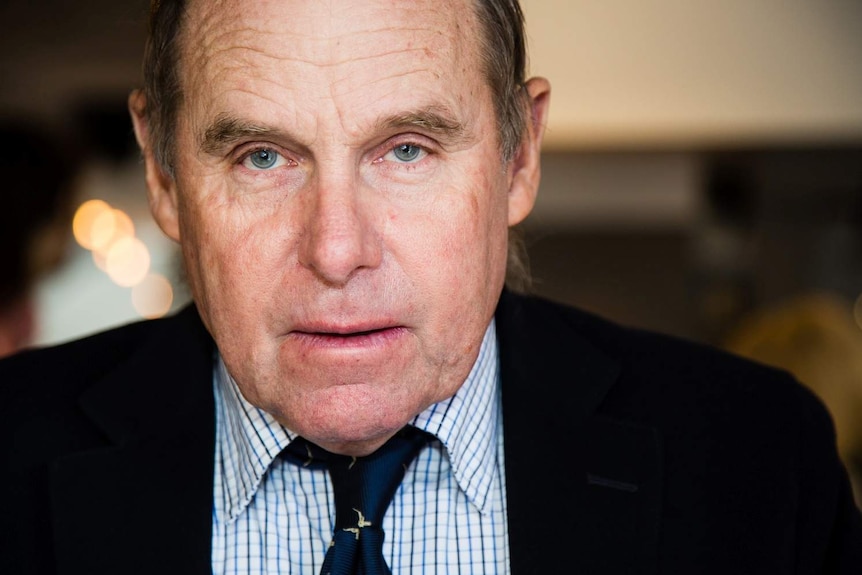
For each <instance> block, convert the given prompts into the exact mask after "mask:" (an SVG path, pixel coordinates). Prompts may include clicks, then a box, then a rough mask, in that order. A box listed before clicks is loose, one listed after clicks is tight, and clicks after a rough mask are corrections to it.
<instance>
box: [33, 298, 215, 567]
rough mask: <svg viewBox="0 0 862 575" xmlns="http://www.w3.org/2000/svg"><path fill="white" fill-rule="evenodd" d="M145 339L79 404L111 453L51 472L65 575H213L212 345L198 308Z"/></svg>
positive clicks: (70, 461)
mask: <svg viewBox="0 0 862 575" xmlns="http://www.w3.org/2000/svg"><path fill="white" fill-rule="evenodd" d="M144 338H145V339H144V340H143V341H141V342H138V345H136V346H135V348H134V351H132V353H131V354H130V355H129V356H128V357H127V358H126V359H125V361H123V362H122V363H121V364H119V365H117V366H116V367H115V369H113V370H112V371H111V372H110V373H107V374H106V375H105V376H104V377H103V378H102V379H101V380H100V381H99V382H98V383H96V384H95V385H94V386H92V387H91V388H90V389H89V390H88V391H87V392H86V393H85V395H83V396H82V397H81V400H80V406H81V409H82V410H83V411H84V412H85V413H86V414H87V415H88V416H89V417H90V418H91V419H92V421H93V422H94V423H95V424H96V426H97V427H98V428H99V429H101V431H102V432H103V433H104V434H105V436H106V438H107V446H106V447H103V448H100V449H95V450H89V451H83V452H78V453H76V454H75V455H72V456H67V457H64V458H62V459H60V460H58V461H55V463H54V465H53V467H52V474H51V485H50V486H51V496H52V503H53V506H54V509H55V514H54V533H55V550H56V554H57V561H58V565H59V566H60V572H61V573H62V572H73V573H84V572H88V573H102V572H108V571H110V572H114V573H117V572H120V573H209V571H210V557H209V549H210V544H211V541H210V539H211V523H212V477H213V447H214V416H213V392H212V365H213V364H212V357H213V355H212V354H213V344H212V341H211V340H210V338H209V335H208V334H207V332H206V330H205V329H204V327H203V325H202V324H201V322H200V319H199V317H198V315H197V312H196V311H195V309H194V307H188V308H186V309H185V310H183V311H182V312H181V313H179V314H178V315H177V316H175V317H172V318H170V319H166V320H159V321H158V322H154V325H153V327H152V329H150V330H149V331H147V332H146V334H145V336H144ZM154 534H158V535H155V536H154ZM153 541H158V545H153Z"/></svg>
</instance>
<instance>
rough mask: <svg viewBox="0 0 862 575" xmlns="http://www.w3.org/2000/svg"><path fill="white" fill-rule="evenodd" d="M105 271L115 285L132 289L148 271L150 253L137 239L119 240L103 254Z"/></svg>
mask: <svg viewBox="0 0 862 575" xmlns="http://www.w3.org/2000/svg"><path fill="white" fill-rule="evenodd" d="M105 271H106V273H107V274H108V276H109V277H110V278H111V279H112V280H114V283H116V284H117V285H120V286H123V287H133V286H135V285H137V284H139V283H140V282H141V281H142V280H143V279H144V278H145V277H146V275H147V272H149V271H150V251H149V250H148V249H147V246H146V245H144V242H142V241H141V240H139V239H137V238H133V237H126V238H120V239H119V240H117V241H116V242H114V243H113V244H112V245H111V247H110V249H109V250H108V252H107V254H105Z"/></svg>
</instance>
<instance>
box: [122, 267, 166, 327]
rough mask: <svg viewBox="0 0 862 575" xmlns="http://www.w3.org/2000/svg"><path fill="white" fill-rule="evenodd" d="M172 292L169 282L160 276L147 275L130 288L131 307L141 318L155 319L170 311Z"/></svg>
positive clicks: (154, 274)
mask: <svg viewBox="0 0 862 575" xmlns="http://www.w3.org/2000/svg"><path fill="white" fill-rule="evenodd" d="M173 302H174V290H173V287H171V282H170V281H168V279H167V278H166V277H165V276H163V275H161V274H156V273H152V274H148V275H147V276H146V277H145V278H144V279H143V281H141V282H140V283H139V284H137V285H136V286H135V287H133V288H132V305H133V306H134V307H135V311H137V312H138V313H139V314H141V316H142V317H145V318H148V319H155V318H158V317H162V316H163V315H165V314H166V313H168V311H169V310H170V309H171V304H173Z"/></svg>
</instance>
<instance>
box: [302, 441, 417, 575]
mask: <svg viewBox="0 0 862 575" xmlns="http://www.w3.org/2000/svg"><path fill="white" fill-rule="evenodd" d="M430 437H431V436H430V435H428V434H426V433H425V432H423V431H420V430H418V429H416V428H415V427H411V426H407V427H405V428H404V429H402V430H401V431H399V432H398V433H396V434H395V435H394V436H393V437H392V438H391V439H389V441H387V442H386V443H385V444H383V446H382V447H380V449H378V450H377V451H375V452H374V453H372V454H370V455H367V456H365V457H348V456H344V455H336V454H333V453H329V452H328V451H325V450H323V449H321V448H320V447H318V446H316V445H314V444H312V443H310V442H306V441H305V440H303V439H301V438H300V439H298V440H296V441H294V442H292V443H291V444H290V446H289V447H288V449H287V450H286V455H288V459H292V460H293V461H295V462H297V461H298V462H300V463H302V464H303V465H313V464H316V463H318V462H321V461H325V463H326V466H327V468H328V469H329V476H330V478H331V479H332V490H333V492H334V494H335V532H334V534H333V537H332V541H331V542H330V544H329V549H328V550H327V552H326V557H325V558H324V560H323V567H322V568H321V570H320V573H321V575H391V573H392V572H391V571H390V570H389V567H388V566H387V565H386V561H385V560H384V559H383V536H384V535H383V515H384V514H385V513H386V509H387V508H388V507H389V502H390V501H391V500H392V496H393V495H395V491H396V490H397V489H398V486H399V485H400V484H401V481H402V479H404V472H405V471H406V470H407V466H408V465H410V462H411V461H413V459H414V458H415V457H416V455H417V454H418V453H419V451H420V450H421V449H422V446H424V445H425V444H427V443H428V441H429V439H430Z"/></svg>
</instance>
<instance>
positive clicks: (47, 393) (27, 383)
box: [0, 306, 204, 425]
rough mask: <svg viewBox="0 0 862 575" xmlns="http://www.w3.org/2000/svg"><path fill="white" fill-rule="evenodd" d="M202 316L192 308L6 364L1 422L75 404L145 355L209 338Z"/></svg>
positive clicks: (0, 368)
mask: <svg viewBox="0 0 862 575" xmlns="http://www.w3.org/2000/svg"><path fill="white" fill-rule="evenodd" d="M203 331H204V330H203V327H202V326H200V320H199V319H198V316H197V312H196V311H195V309H194V307H193V306H189V307H187V308H185V309H183V310H182V311H180V312H179V313H177V314H176V315H173V316H170V317H168V318H164V319H157V320H145V321H140V322H135V323H130V324H127V325H123V326H119V327H116V328H113V329H110V330H106V331H103V332H100V333H96V334H93V335H90V336H87V337H84V338H81V339H77V340H73V341H69V342H66V343H63V344H59V345H54V346H50V347H44V348H34V349H30V350H26V351H22V352H20V353H17V354H15V355H13V356H11V357H7V358H4V359H3V360H0V421H3V422H5V423H6V424H10V425H12V424H14V423H13V422H15V421H20V420H22V419H26V418H28V417H37V416H38V414H45V413H50V412H51V411H52V410H55V409H61V408H63V407H65V406H74V405H75V403H76V402H77V399H78V397H80V395H81V394H83V393H84V392H85V391H86V390H87V389H88V388H89V387H90V386H92V385H94V384H95V383H97V382H99V381H101V380H102V379H103V378H105V377H106V376H107V375H108V374H110V373H112V372H113V371H114V370H116V369H117V367H118V366H121V365H123V364H125V363H127V362H129V361H130V360H131V359H132V358H134V357H136V356H140V355H141V354H145V355H151V356H153V357H152V358H151V361H156V360H157V359H158V357H157V354H160V353H161V350H163V349H165V348H169V347H171V346H175V345H176V344H177V341H178V340H179V339H182V338H186V339H190V338H189V336H190V334H195V335H194V336H193V337H192V338H191V339H194V337H198V338H200V339H202V337H200V336H201V335H202V334H203Z"/></svg>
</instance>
